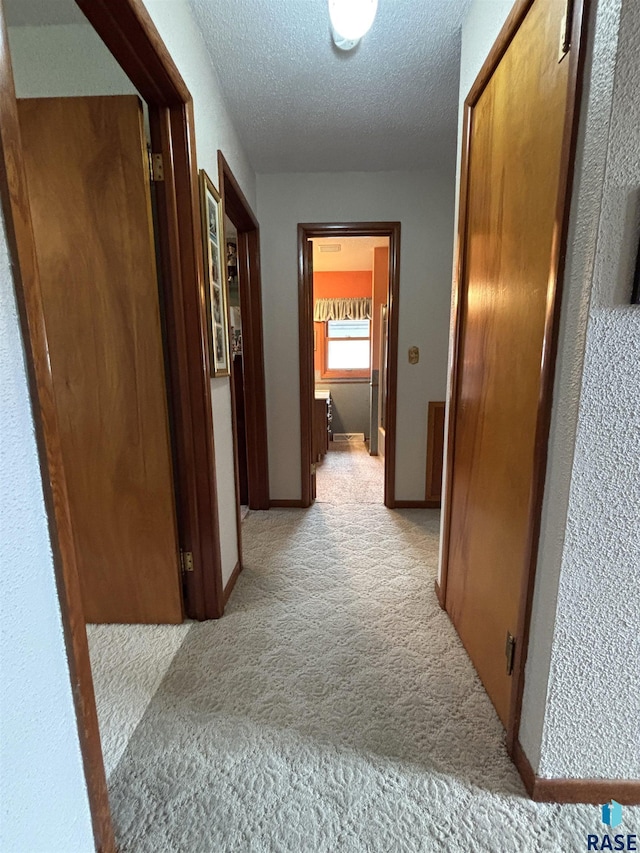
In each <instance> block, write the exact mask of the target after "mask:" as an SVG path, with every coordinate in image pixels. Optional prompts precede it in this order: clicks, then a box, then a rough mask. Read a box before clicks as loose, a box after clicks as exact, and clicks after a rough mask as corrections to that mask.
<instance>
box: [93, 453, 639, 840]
mask: <svg viewBox="0 0 640 853" xmlns="http://www.w3.org/2000/svg"><path fill="white" fill-rule="evenodd" d="M345 458H348V457H347V456H345ZM336 476H339V471H338V472H337V473H336ZM242 529H243V539H244V552H245V570H244V572H243V573H242V575H241V576H240V578H239V580H238V584H237V587H236V590H235V591H234V593H233V596H232V598H231V600H230V602H229V605H228V609H227V612H226V614H225V616H224V618H223V619H222V620H220V621H219V622H209V623H203V624H193V625H192V626H191V627H190V628H189V629H188V631H187V633H186V636H185V638H184V640H183V641H182V643H181V645H180V646H179V648H178V650H177V652H176V653H175V656H174V657H173V660H172V662H171V664H170V666H169V668H168V670H167V672H166V675H165V676H164V679H163V680H162V682H161V684H160V686H159V688H158V689H157V691H156V692H155V695H153V698H152V699H151V701H150V702H149V704H148V706H147V707H146V710H145V711H144V714H143V715H142V717H141V719H140V720H139V722H138V724H137V727H136V729H135V731H134V733H133V734H132V736H131V737H130V739H129V740H128V743H127V745H126V748H125V749H124V751H123V752H122V755H121V758H120V759H119V761H118V763H117V766H116V767H115V769H114V770H113V772H112V774H111V776H110V780H109V787H110V796H111V803H112V808H113V814H114V820H115V824H116V830H117V836H118V843H119V849H120V850H121V851H123V853H124V851H136V853H137V851H140V853H142V851H153V853H161V851H167V853H168V851H176V853H199V851H202V853H218V851H229V853H244V851H247V853H249V851H251V853H254V851H255V853H262V852H263V851H264V853H270V851H277V852H278V853H280V851H282V853H285V851H286V853H321V851H322V853H343V851H344V853H351V851H353V853H361V851H362V853H365V851H366V853H378V851H380V853H389V851H406V853H414V851H435V850H445V851H465V852H466V851H495V853H512V852H513V853H527V852H528V851H540V853H547V851H558V853H566V851H574V850H575V851H581V850H584V849H586V834H587V833H588V832H591V833H594V832H601V831H602V824H601V823H600V819H599V817H600V816H599V810H598V809H597V808H596V807H593V806H553V805H536V804H534V803H531V802H530V801H529V800H528V799H527V798H526V797H525V794H524V789H523V787H522V785H521V782H520V780H519V777H518V775H517V773H516V771H515V769H514V767H513V765H512V764H511V762H510V761H509V759H508V757H507V754H506V751H505V748H504V745H503V741H504V733H503V730H502V727H501V725H500V723H499V721H498V719H497V717H496V715H495V713H494V711H493V708H492V706H491V704H490V702H489V699H488V698H487V696H486V694H485V693H484V691H483V690H482V688H481V686H480V684H479V682H478V679H477V677H476V675H475V672H474V670H473V668H472V666H471V664H470V662H469V660H468V658H467V656H466V654H465V653H464V651H463V649H462V647H461V645H460V643H459V641H458V638H457V635H456V634H455V632H454V630H453V628H452V627H451V624H450V623H449V620H448V618H447V617H446V615H445V614H444V613H443V612H442V611H441V610H440V609H439V607H438V605H437V602H436V599H435V595H434V591H433V581H434V577H435V571H436V562H437V551H438V513H437V512H436V511H433V510H431V511H429V510H427V511H420V510H404V511H400V512H398V511H390V510H387V509H385V508H384V506H382V504H381V503H380V504H377V505H375V504H350V503H339V504H336V505H334V504H330V503H322V502H318V503H316V505H315V506H314V507H312V508H311V509H309V510H295V509H291V510H271V511H269V512H263V513H256V512H253V513H250V515H249V516H248V518H247V519H246V520H245V522H244V524H243V528H242ZM132 630H135V626H132ZM92 653H93V655H94V657H95V666H96V672H97V673H100V672H101V670H100V663H99V660H98V658H99V650H98V649H97V647H95V646H92ZM97 678H100V675H97ZM98 692H99V695H100V697H101V702H103V703H108V702H109V698H108V689H107V688H106V687H103V688H99V691H98ZM103 714H105V715H106V708H103V709H102V711H101V720H102V715H103ZM632 811H634V812H635V813H636V814H637V810H631V809H625V825H626V824H627V823H629V824H630V825H631V823H633V822H634V821H633V819H632V818H630V817H629V815H631V813H632ZM617 831H618V830H617ZM619 831H623V829H622V828H621V829H620V830H619ZM629 831H633V829H632V828H631V826H630V828H629Z"/></svg>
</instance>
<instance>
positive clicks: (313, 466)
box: [311, 462, 316, 477]
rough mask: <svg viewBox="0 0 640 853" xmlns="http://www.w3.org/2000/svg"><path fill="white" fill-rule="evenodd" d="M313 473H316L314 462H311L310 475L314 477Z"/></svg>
mask: <svg viewBox="0 0 640 853" xmlns="http://www.w3.org/2000/svg"><path fill="white" fill-rule="evenodd" d="M315 475H316V463H315V462H312V463H311V476H312V477H315Z"/></svg>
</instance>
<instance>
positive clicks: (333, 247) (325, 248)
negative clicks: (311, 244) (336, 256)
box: [318, 243, 342, 252]
mask: <svg viewBox="0 0 640 853" xmlns="http://www.w3.org/2000/svg"><path fill="white" fill-rule="evenodd" d="M318 248H319V249H320V251H321V252H341V251H342V246H341V245H340V243H320V244H318Z"/></svg>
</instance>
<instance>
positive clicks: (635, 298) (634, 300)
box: [631, 239, 640, 305]
mask: <svg viewBox="0 0 640 853" xmlns="http://www.w3.org/2000/svg"><path fill="white" fill-rule="evenodd" d="M631 304H632V305H640V239H639V240H638V257H637V258H636V274H635V275H634V277H633V291H632V293H631Z"/></svg>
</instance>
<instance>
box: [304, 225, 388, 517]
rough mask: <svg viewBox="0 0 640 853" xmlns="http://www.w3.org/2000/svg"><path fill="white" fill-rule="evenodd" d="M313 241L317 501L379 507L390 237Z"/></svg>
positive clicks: (381, 496) (382, 483) (314, 423)
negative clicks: (369, 504)
mask: <svg viewBox="0 0 640 853" xmlns="http://www.w3.org/2000/svg"><path fill="white" fill-rule="evenodd" d="M311 242H312V244H313V312H314V313H313V346H314V383H315V384H314V401H313V410H314V411H313V448H312V456H313V461H314V462H315V465H316V500H318V501H320V502H328V503H345V502H349V503H378V504H382V502H383V499H384V448H385V419H386V418H385V415H386V412H385V403H386V400H385V397H386V395H385V394H384V393H383V395H382V398H380V395H379V387H380V383H379V376H380V375H382V376H383V381H382V387H383V389H384V387H385V379H386V374H387V369H386V362H387V355H388V349H389V348H388V339H387V323H386V316H387V305H388V299H389V238H388V237H386V236H382V237H341V238H334V237H319V238H314V239H313V240H312V241H311Z"/></svg>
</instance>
